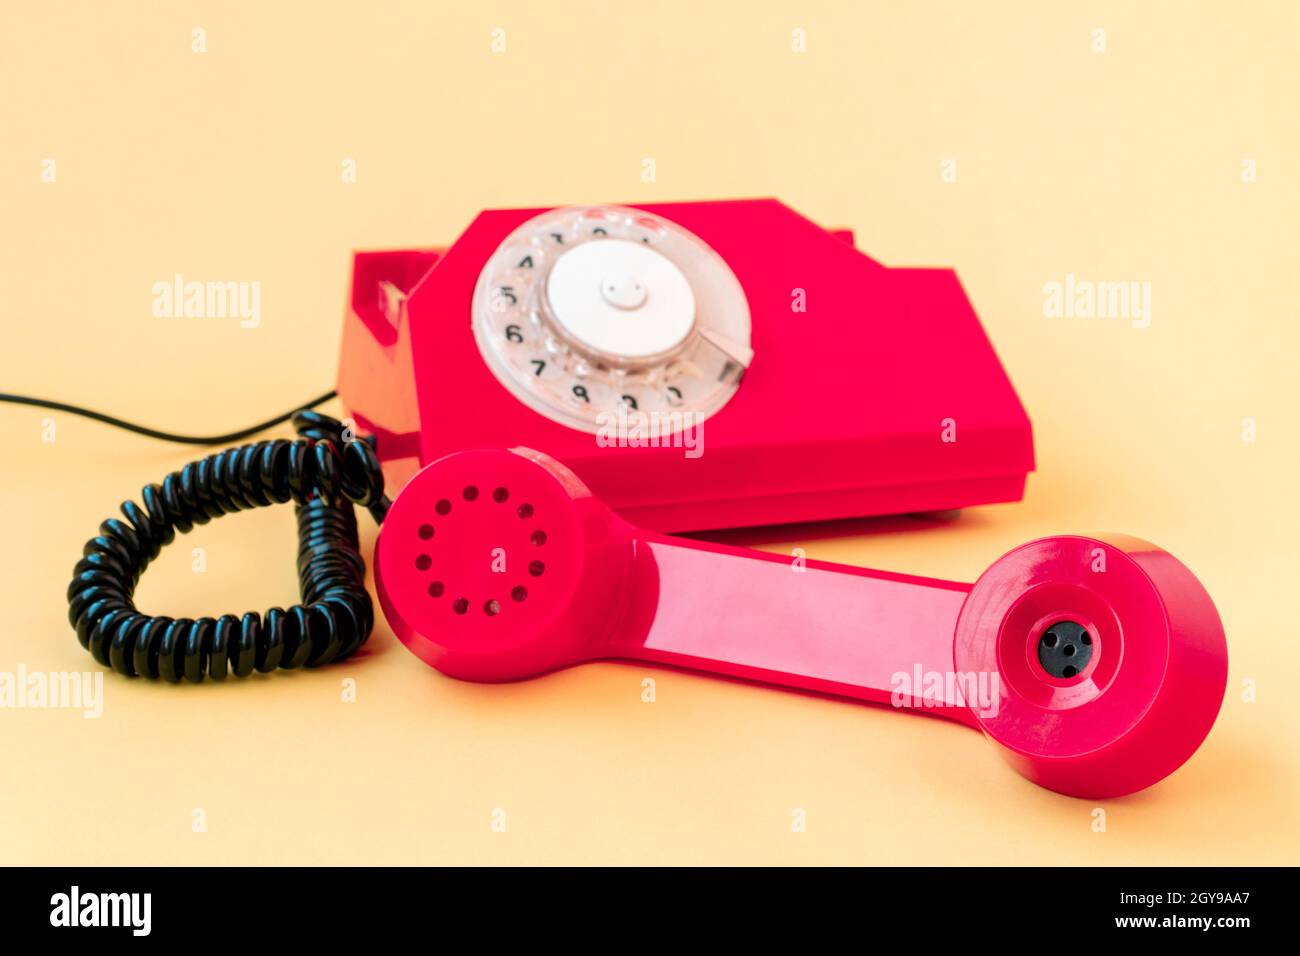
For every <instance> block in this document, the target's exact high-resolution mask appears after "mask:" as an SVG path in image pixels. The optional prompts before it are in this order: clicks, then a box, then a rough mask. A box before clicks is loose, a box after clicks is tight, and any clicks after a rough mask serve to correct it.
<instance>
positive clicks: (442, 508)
mask: <svg viewBox="0 0 1300 956" xmlns="http://www.w3.org/2000/svg"><path fill="white" fill-rule="evenodd" d="M433 510H434V511H436V512H438V514H440V515H445V514H448V513H450V512H451V502H450V501H448V500H447V499H446V498H443V499H442V500H441V501H439V502H438V503H437V504H436V505H434V506H433Z"/></svg>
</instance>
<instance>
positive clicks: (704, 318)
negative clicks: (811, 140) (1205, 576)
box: [0, 200, 1227, 797]
mask: <svg viewBox="0 0 1300 956" xmlns="http://www.w3.org/2000/svg"><path fill="white" fill-rule="evenodd" d="M339 394H340V395H341V396H342V398H343V399H344V402H345V403H346V404H347V406H348V407H349V409H350V410H351V411H352V413H353V415H354V416H355V422H356V424H357V425H358V426H359V427H360V428H361V429H362V430H363V431H367V432H370V435H369V436H368V437H367V438H364V439H361V440H353V439H354V438H355V436H353V435H352V434H351V431H352V430H351V429H350V428H346V427H344V425H343V424H341V423H339V422H337V421H334V420H333V419H328V418H326V417H325V416H322V415H319V414H317V413H314V412H306V411H303V412H299V413H298V414H297V415H296V416H294V418H295V425H296V426H297V429H298V432H299V436H300V437H299V438H298V440H296V441H288V440H285V439H275V440H269V441H262V442H257V443H253V444H249V445H244V446H240V447H238V448H232V449H229V450H227V451H224V452H220V453H218V454H215V455H211V456H209V457H207V458H205V459H203V460H202V461H198V462H194V463H192V464H190V465H187V466H185V467H184V468H183V469H181V470H180V471H178V472H174V473H173V474H171V475H169V476H167V478H166V479H165V480H164V481H163V482H161V484H158V485H150V486H147V487H146V488H145V489H144V491H143V493H142V497H141V504H139V505H137V504H135V503H133V502H127V503H125V504H124V505H123V506H122V512H123V519H125V520H120V519H116V518H110V519H109V520H108V521H105V522H104V523H103V524H102V525H101V526H100V530H99V534H98V535H97V536H95V537H94V538H92V539H91V540H90V541H89V542H88V543H87V545H86V548H85V550H84V552H83V554H84V556H83V558H82V560H81V561H80V562H78V564H77V565H76V568H75V570H74V578H73V581H72V582H71V584H70V585H69V587H68V600H69V615H68V616H69V620H70V622H71V623H72V625H73V627H74V628H75V629H76V632H77V635H78V637H79V639H80V640H81V642H82V644H83V645H84V646H85V647H86V648H87V649H88V650H89V651H90V652H91V653H92V654H93V655H94V656H95V658H96V659H97V660H99V661H100V662H101V663H103V664H104V665H106V666H111V667H112V668H113V669H115V670H117V671H118V672H120V673H122V674H125V675H129V676H137V675H140V676H149V677H160V678H163V679H165V680H171V681H180V680H182V679H186V680H191V681H199V680H203V679H208V678H210V679H224V678H225V677H226V676H227V675H229V674H233V675H235V676H240V677H242V676H247V675H249V674H251V673H252V672H253V671H255V670H256V671H262V672H269V671H273V670H275V669H277V668H294V667H300V666H318V665H323V664H327V663H329V662H331V661H337V660H343V659H345V658H346V657H348V656H349V655H350V654H352V653H353V652H354V651H355V650H356V649H357V648H358V647H359V646H360V645H361V644H362V643H363V642H364V641H365V639H366V638H367V637H368V635H369V633H370V630H371V627H372V625H373V620H374V615H373V606H372V603H371V599H370V595H369V593H368V592H367V590H366V584H365V568H364V561H363V559H362V557H361V552H360V543H359V538H358V534H357V526H356V521H355V517H354V513H353V505H354V504H357V505H361V506H362V507H364V508H367V509H368V510H369V511H370V513H371V514H372V516H373V517H374V518H375V519H376V521H380V522H382V529H381V532H380V535H379V539H378V543H377V545H376V555H375V565H374V569H375V579H376V582H377V590H378V594H379V599H380V602H381V605H382V607H383V610H384V613H385V616H386V617H387V619H388V622H389V624H390V625H391V626H392V628H393V631H394V632H395V633H396V634H397V636H398V637H399V638H400V639H401V641H402V642H403V643H404V644H406V646H407V647H409V648H410V649H411V650H412V651H413V652H414V653H415V654H416V655H417V656H419V657H420V658H421V659H423V660H424V661H425V662H427V663H429V664H431V665H433V666H434V667H436V668H438V669H439V670H441V671H443V672H444V673H446V674H449V675H451V676H453V677H458V678H464V679H469V680H479V681H502V680H515V679H520V678H524V677H530V676H533V675H536V674H541V673H544V672H546V671H549V670H552V669H555V668H558V667H563V666H566V665H569V664H573V663H578V662H581V661H586V660H594V659H599V658H623V659H631V660H640V661H646V662H649V663H654V664H664V665H673V666H680V667H685V668H690V669H693V670H698V671H707V672H712V673H717V674H724V675H727V676H731V677H739V678H744V679H748V680H753V681H759V682H763V683H768V684H774V685H782V686H787V687H791V688H797V689H801V690H807V691H816V692H820V693H826V694H831V695H836V696H841V697H848V698H854V699H858V700H864V701H869V702H874V703H891V704H893V705H895V706H899V707H908V708H910V709H914V710H920V711H932V712H933V713H936V714H939V715H941V716H945V717H948V718H950V719H953V720H957V721H959V722H962V723H966V724H969V725H971V726H974V727H978V728H979V729H980V730H982V731H983V732H984V733H985V734H986V735H987V736H988V737H990V738H991V739H993V740H994V741H996V742H997V743H998V744H1000V745H1001V751H1002V753H1003V755H1004V756H1005V757H1006V759H1007V760H1008V761H1009V762H1010V763H1011V764H1012V765H1013V766H1014V767H1015V768H1016V769H1017V770H1018V771H1019V772H1020V773H1022V774H1024V775H1025V776H1026V777H1028V778H1029V779H1031V780H1033V781H1035V782H1036V783H1039V784H1041V785H1043V786H1045V787H1049V788H1051V789H1053V790H1057V791H1060V792H1062V793H1067V794H1071V795H1075V796H1084V797H1108V796H1116V795H1120V794H1125V793H1131V792H1133V791H1135V790H1140V789H1142V788H1143V787H1146V786H1149V785H1151V784H1153V783H1155V782H1156V781H1158V780H1160V779H1161V778H1163V777H1165V776H1166V775H1167V774H1169V773H1171V772H1172V771H1174V770H1175V769H1177V768H1178V767H1179V766H1180V765H1181V764H1182V763H1183V762H1184V761H1185V760H1186V759H1187V758H1188V757H1189V756H1190V755H1191V754H1192V753H1193V752H1194V751H1195V749H1196V748H1197V747H1198V746H1199V745H1200V743H1201V741H1202V740H1203V739H1204V738H1205V735H1206V734H1207V733H1208V732H1209V729H1210V726H1211V725H1212V723H1213V722H1214V719H1215V716H1216V715H1217V713H1218V710H1219V705H1220V702H1221V701H1222V699H1223V693H1224V689H1225V686H1226V681H1227V649H1226V645H1225V641H1224V635H1223V628H1222V625H1221V624H1220V622H1219V617H1218V614H1217V612H1216V611H1215V608H1214V605H1213V603H1212V602H1211V600H1210V598H1209V596H1208V595H1207V594H1206V592H1205V590H1204V589H1203V588H1202V587H1201V585H1200V584H1199V582H1198V581H1197V580H1196V578H1195V577H1193V576H1192V574H1191V572H1189V571H1188V570H1187V569H1186V568H1185V567H1184V566H1183V565H1182V564H1180V563H1179V562H1178V561H1177V560H1175V559H1174V558H1173V557H1172V556H1170V555H1169V554H1167V553H1165V552H1164V551H1161V550H1160V549H1159V548H1156V547H1155V546H1153V545H1150V544H1147V543H1145V542H1142V541H1138V540H1136V539H1132V538H1105V539H1091V538H1084V537H1070V536H1067V537H1054V538H1045V539H1042V540H1039V541H1034V542H1031V543H1029V544H1026V545H1024V546H1022V547H1020V548H1018V549H1016V550H1015V551H1012V552H1011V553H1010V554H1008V555H1006V556H1004V557H1002V558H1000V559H999V560H998V561H996V562H995V563H994V564H993V565H992V567H990V568H989V569H988V570H987V571H986V572H985V573H984V574H983V575H982V576H981V577H980V578H979V580H978V581H976V582H975V584H973V585H964V584H956V583H951V582H945V581H936V580H930V579H926V578H918V577H910V576H906V575H899V574H890V573H887V572H881V571H868V570H865V569H860V568H851V567H843V566H838V565H833V564H827V563H824V562H817V561H809V562H790V561H787V560H786V559H784V558H782V557H780V556H776V555H771V554H765V553H760V552H754V551H747V550H743V549H739V548H732V547H725V546H722V545H716V544H707V543H702V542H698V541H690V540H683V539H677V538H670V537H666V536H665V534H664V532H669V531H680V530H701V529H706V528H718V527H732V526H740V525H752V524H763V523H778V522H786V521H795V520H799V521H807V520H817V519H825V518H837V517H846V516H860V515H867V514H883V513H897V512H904V511H918V510H930V509H947V508H959V507H965V506H968V505H972V504H980V503H987V502H994V501H1009V500H1015V499H1018V498H1019V497H1020V496H1021V493H1022V491H1023V487H1024V480H1025V474H1026V472H1027V471H1029V470H1030V469H1031V468H1032V466H1033V449H1032V440H1031V436H1030V428H1029V420H1028V418H1027V417H1026V415H1025V413H1024V409H1023V408H1022V407H1021V405H1020V402H1019V400H1018V398H1017V397H1016V395H1015V392H1014V390H1013V389H1012V387H1011V384H1010V382H1009V381H1008V379H1007V377H1006V374H1005V373H1004V372H1003V370H1002V367H1001V365H1000V364H999V362H998V360H997V357H996V355H995V354H994V352H993V350H992V347H991V346H990V344H989V342H988V339H987V337H986V336H985V335H984V331H983V329H982V328H981V327H980V323H979V320H978V319H977V318H976V316H975V314H974V312H973V311H972V310H971V308H970V305H969V303H968V302H967V300H966V297H965V295H964V293H963V292H962V290H961V287H960V285H959V284H958V283H957V281H956V278H955V276H954V275H953V274H952V273H951V272H949V271H946V270H931V269H891V268H887V267H885V266H883V265H881V264H880V263H878V262H876V261H875V260H873V259H871V258H869V257H868V256H866V255H865V254H863V253H861V252H859V251H858V250H856V249H854V248H853V247H852V245H851V237H850V236H848V235H847V234H845V233H842V232H832V231H828V230H826V229H823V228H821V227H820V226H817V225H816V224H814V223H812V222H810V221H809V220H807V219H805V218H804V217H802V216H799V215H798V214H797V213H795V212H793V211H792V210H790V209H788V208H787V207H785V206H783V205H781V204H780V203H777V202H775V201H772V200H753V201H738V202H723V203H681V204H675V205H662V206H649V207H640V208H631V207H620V206H595V207H573V208H563V209H554V210H498V211H493V212H486V213H483V214H482V215H481V216H479V217H478V218H477V219H476V220H475V221H474V223H472V224H471V225H470V227H469V228H468V229H467V230H466V232H465V233H464V234H463V235H462V236H461V237H460V239H458V240H457V241H456V242H455V243H454V244H453V245H452V246H451V247H449V248H447V249H440V250H409V251H402V252H394V253H362V254H359V255H358V256H357V259H356V263H355V274H354V281H353V291H352V297H351V302H350V307H349V310H348V313H347V317H346V320H345V331H344V346H343V359H342V362H341V365H340V372H339ZM325 397H329V396H325ZM0 398H5V399H6V400H18V401H27V402H28V403H29V404H39V405H45V406H47V407H54V408H61V409H63V410H66V411H74V412H79V413H83V414H84V413H86V411H87V410H81V409H76V408H74V407H72V406H67V405H63V404H61V403H50V402H44V401H42V400H30V399H24V398H22V397H20V396H0ZM91 414H92V417H98V418H100V419H101V420H106V421H110V422H112V423H114V424H119V425H122V424H125V425H126V426H127V427H132V428H134V429H135V430H136V431H143V432H144V433H146V434H152V435H154V436H155V437H163V438H171V439H178V438H179V439H180V440H193V441H199V442H204V441H205V440H204V439H197V440H196V439H187V438H185V437H184V436H173V435H168V434H165V433H159V432H157V431H154V430H152V429H144V428H140V427H139V426H131V425H129V423H122V422H121V421H120V420H116V419H112V418H111V417H108V416H103V415H102V414H98V413H91ZM634 418H635V419H637V420H638V421H639V420H641V419H645V420H648V421H652V422H657V423H660V424H661V425H662V423H664V422H667V423H668V427H666V428H665V427H658V428H657V429H656V430H654V435H655V436H656V437H657V438H659V439H667V440H658V441H653V442H649V443H646V442H641V441H628V440H626V439H627V438H628V435H627V433H626V426H627V425H628V423H629V422H630V421H632V420H633V419H634ZM611 426H612V427H611ZM704 426H707V428H706V430H704V431H702V430H701V429H702V428H704ZM256 430H257V429H256V428H254V429H248V430H245V431H244V432H240V433H237V434H236V435H233V436H227V438H226V439H223V441H224V440H236V439H237V438H239V437H243V436H244V435H246V434H250V433H252V432H253V431H256ZM706 433H707V441H704V438H705V435H706ZM688 435H689V436H691V437H692V442H691V443H687V442H685V441H684V440H682V439H683V438H684V436H688ZM603 438H605V439H608V438H612V439H614V440H612V441H606V440H602V439H603ZM950 438H951V439H954V440H949V439H950ZM521 445H527V446H529V447H531V448H538V449H540V451H539V452H538V451H530V450H528V449H525V448H521V447H518V446H521ZM484 446H487V447H495V448H496V449H498V450H495V451H461V449H464V448H475V447H484ZM504 448H513V449H514V450H513V451H504V450H499V449H504ZM706 448H707V451H706ZM693 451H698V452H699V453H698V454H692V452H693ZM559 461H563V462H564V463H565V464H564V465H560V464H559V463H558V462H559ZM421 466H424V467H423V468H422V469H421ZM570 468H572V469H573V470H572V471H570V470H569V469H570ZM412 475H414V477H413V478H412V477H411V476H412ZM386 479H387V481H388V483H389V486H390V487H395V486H401V485H402V484H403V483H404V482H408V480H409V483H407V484H406V485H405V487H404V488H403V489H402V490H401V492H400V493H399V494H398V496H397V498H396V501H393V502H390V501H389V499H388V497H387V496H386V495H385V493H384V487H385V480H386ZM589 487H590V488H591V489H593V490H594V491H595V493H596V494H598V495H599V496H600V498H599V499H597V498H596V497H595V496H593V494H592V492H591V491H588V488H589ZM289 501H293V502H294V503H295V504H296V506H297V509H296V510H297V516H298V527H299V539H300V546H299V552H298V561H299V578H300V583H301V590H302V603H300V604H297V605H294V606H292V607H290V608H288V609H282V608H271V609H269V610H268V611H266V612H265V614H258V613H257V612H253V611H250V612H247V613H245V614H244V615H243V616H242V617H236V616H235V615H230V614H227V615H222V616H220V617H219V618H209V617H205V618H199V619H197V620H190V619H179V620H173V619H170V618H166V617H153V616H149V615H146V614H142V613H141V612H139V611H138V610H137V609H136V608H135V605H134V601H133V594H134V590H135V585H136V582H137V580H138V578H139V575H140V574H141V573H142V572H143V570H144V569H145V567H147V565H148V563H149V562H150V561H151V560H152V559H153V558H154V557H156V555H157V554H158V551H159V550H160V549H161V548H162V547H163V546H165V545H166V544H167V543H169V542H170V541H172V540H173V539H174V537H175V535H176V534H177V533H185V532H188V531H189V530H190V529H191V528H192V527H193V526H194V525H196V524H202V523H205V522H206V521H209V520H211V519H212V518H215V517H219V516H221V515H223V514H227V513H230V512H232V511H238V510H243V509H245V508H251V507H257V506H264V505H269V504H275V503H285V502H289ZM602 501H605V502H608V503H609V507H606V505H605V504H602ZM611 509H612V510H611ZM615 512H617V514H616V513H615ZM637 526H640V528H654V529H655V530H654V531H646V530H640V528H639V527H637Z"/></svg>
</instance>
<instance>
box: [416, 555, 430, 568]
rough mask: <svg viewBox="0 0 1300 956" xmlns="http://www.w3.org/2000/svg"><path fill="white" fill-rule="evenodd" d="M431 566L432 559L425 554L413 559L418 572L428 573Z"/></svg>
mask: <svg viewBox="0 0 1300 956" xmlns="http://www.w3.org/2000/svg"><path fill="white" fill-rule="evenodd" d="M432 564H433V558H431V557H429V556H428V555H427V554H422V555H420V556H419V557H418V558H416V559H415V567H416V569H417V570H420V571H428V570H429V568H430V566H431V565H432Z"/></svg>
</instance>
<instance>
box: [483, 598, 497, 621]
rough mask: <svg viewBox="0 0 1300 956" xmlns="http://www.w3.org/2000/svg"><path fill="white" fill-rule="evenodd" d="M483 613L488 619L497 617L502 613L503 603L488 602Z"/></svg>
mask: <svg viewBox="0 0 1300 956" xmlns="http://www.w3.org/2000/svg"><path fill="white" fill-rule="evenodd" d="M483 613H484V614H486V615H487V616H488V617H496V616H497V615H498V614H500V613H501V602H500V601H497V600H491V601H487V602H486V603H484V605H483Z"/></svg>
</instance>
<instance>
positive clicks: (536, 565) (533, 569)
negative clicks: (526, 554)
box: [528, 561, 546, 578]
mask: <svg viewBox="0 0 1300 956" xmlns="http://www.w3.org/2000/svg"><path fill="white" fill-rule="evenodd" d="M528 573H529V574H531V575H532V576H533V577H535V578H540V577H541V576H542V575H543V574H545V573H546V565H545V564H543V563H542V562H541V561H529V562H528Z"/></svg>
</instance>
